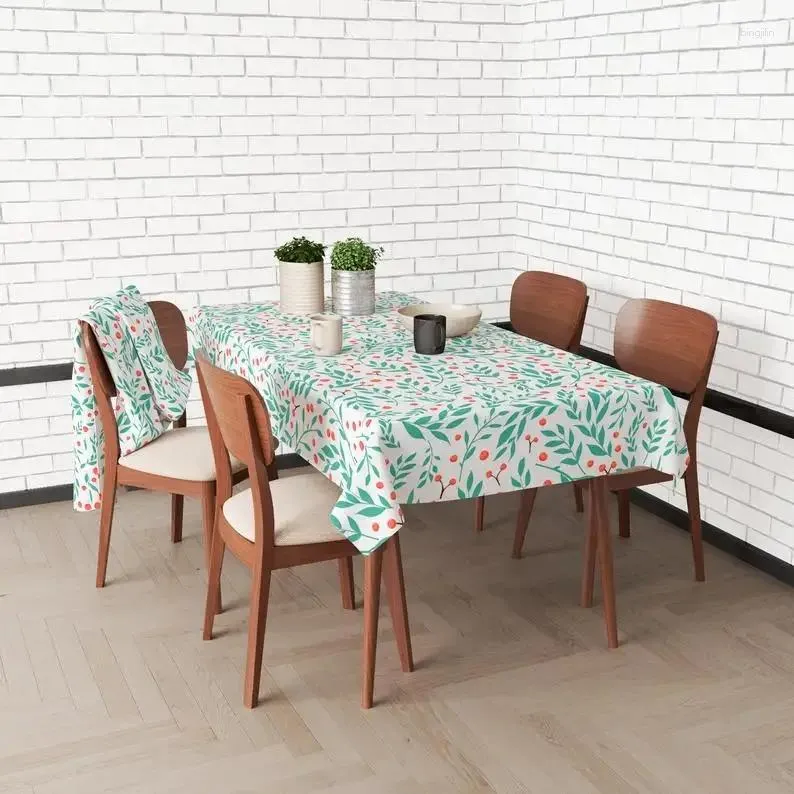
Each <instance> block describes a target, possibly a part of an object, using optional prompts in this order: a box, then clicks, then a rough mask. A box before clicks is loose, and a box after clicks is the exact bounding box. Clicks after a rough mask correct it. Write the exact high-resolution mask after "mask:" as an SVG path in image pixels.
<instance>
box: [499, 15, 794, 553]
mask: <svg viewBox="0 0 794 794" xmlns="http://www.w3.org/2000/svg"><path fill="white" fill-rule="evenodd" d="M792 8H793V7H792V4H791V2H790V0H782V1H781V0H777V1H776V0H766V1H765V2H763V0H733V1H732V2H716V0H715V1H714V2H685V1H683V0H682V1H681V2H679V1H678V0H674V1H673V2H669V1H668V0H664V1H663V0H565V2H541V3H537V4H535V5H534V14H535V18H534V20H533V21H529V22H528V24H527V28H526V36H525V40H526V42H527V44H526V52H525V60H524V62H523V63H522V75H523V77H524V81H523V83H524V91H523V92H522V93H523V96H522V100H521V108H522V118H523V121H524V127H523V129H522V130H521V138H520V149H519V153H518V155H517V156H518V158H519V160H518V162H517V165H518V167H519V176H518V187H517V195H516V198H517V201H518V207H517V219H516V222H515V226H514V231H515V233H516V235H517V246H516V250H517V252H518V255H519V256H521V255H523V262H521V264H520V265H519V267H521V268H526V267H530V268H533V267H534V268H547V269H553V270H556V271H558V272H560V273H565V274H570V275H573V276H576V277H578V278H582V279H583V280H584V281H586V282H587V284H588V285H589V286H590V288H591V302H590V311H589V315H588V325H587V328H586V331H585V336H584V341H585V344H590V345H592V346H594V347H598V348H602V349H606V350H609V349H611V346H612V328H613V325H614V318H615V315H616V313H617V310H618V309H619V308H620V306H621V305H622V303H623V301H624V300H625V299H626V298H627V297H643V296H644V297H649V298H650V297H652V298H661V299H664V300H671V301H674V302H678V303H686V304H689V305H691V306H697V307H700V308H703V309H705V310H706V311H709V312H711V313H712V314H714V315H715V316H716V317H717V318H718V319H719V321H720V343H719V348H718V350H717V355H716V359H715V362H714V368H713V372H712V378H711V385H712V386H713V387H714V388H717V389H719V390H721V391H725V392H728V393H731V394H736V395H738V396H741V397H744V398H745V399H748V400H750V401H752V402H759V403H762V404H764V405H768V406H770V407H772V408H776V409H778V410H783V411H786V412H788V413H794V316H792V309H793V308H794V307H792V291H794V246H792V243H794V233H793V231H792V230H794V220H792V219H794V200H793V199H792V192H794V191H793V190H792V189H793V188H794V124H793V123H792V121H791V119H792V117H794V101H793V100H792V95H791V94H792V88H794V30H793V29H792V23H791V21H790V20H791V12H792ZM699 454H700V461H699V464H700V469H701V476H700V480H701V498H702V502H703V505H704V509H703V515H704V518H705V519H706V520H707V521H709V522H711V523H713V524H715V525H716V526H718V527H720V528H721V529H724V530H726V531H727V532H730V533H732V534H734V535H736V536H738V537H740V538H743V539H746V540H747V541H749V542H750V543H752V544H753V545H756V546H759V547H760V548H762V549H764V550H766V551H768V552H770V553H771V554H774V555H775V556H777V557H780V558H781V559H783V560H786V561H787V562H792V549H794V442H792V440H791V439H787V438H783V437H780V436H777V435H774V434H772V433H767V432H765V431H763V430H760V429H759V428H756V427H753V426H750V425H747V424H744V423H742V422H739V421H735V420H733V419H731V418H729V417H726V416H723V415H721V414H717V413H714V412H712V411H708V410H707V411H704V415H703V418H702V426H701V433H700V448H699ZM650 490H652V492H653V493H655V494H656V495H658V496H661V497H662V498H664V499H667V500H669V501H672V502H673V503H675V504H676V505H677V506H678V507H681V508H683V509H685V508H686V502H685V500H684V496H683V493H684V492H683V487H682V486H679V487H678V488H677V490H676V491H673V490H672V489H670V488H665V487H658V488H653V489H650Z"/></svg>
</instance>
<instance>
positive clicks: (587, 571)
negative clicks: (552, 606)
mask: <svg viewBox="0 0 794 794" xmlns="http://www.w3.org/2000/svg"><path fill="white" fill-rule="evenodd" d="M590 487H591V499H590V500H588V502H587V528H586V530H585V540H584V555H583V559H582V589H581V594H580V597H579V603H580V604H581V606H583V607H584V608H585V609H589V608H590V607H591V606H593V590H594V588H595V568H596V553H597V551H598V530H597V526H596V524H597V521H598V512H597V510H596V505H595V503H594V501H593V499H592V481H591V484H590Z"/></svg>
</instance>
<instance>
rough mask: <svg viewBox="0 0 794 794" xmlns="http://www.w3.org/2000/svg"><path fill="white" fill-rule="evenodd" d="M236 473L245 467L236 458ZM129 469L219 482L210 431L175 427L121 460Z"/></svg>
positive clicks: (165, 475)
mask: <svg viewBox="0 0 794 794" xmlns="http://www.w3.org/2000/svg"><path fill="white" fill-rule="evenodd" d="M231 463H232V471H235V472H237V471H240V469H242V468H243V464H242V463H241V462H240V461H239V460H237V459H236V458H233V459H232V461H231ZM119 464H120V465H122V466H126V467H127V468H128V469H135V470H136V471H143V472H146V473H147V474H157V475H159V476H160V477H172V478H173V479H175V480H199V481H205V482H209V481H210V480H214V479H215V459H214V458H213V457H212V444H211V443H210V434H209V431H208V430H207V428H206V427H201V426H197V427H175V428H173V429H171V430H168V431H166V432H165V433H163V435H161V436H160V437H159V438H156V439H155V440H154V441H152V442H150V443H149V444H147V445H146V446H145V447H141V448H140V449H136V450H135V452H130V453H129V454H128V455H124V456H123V457H121V458H119Z"/></svg>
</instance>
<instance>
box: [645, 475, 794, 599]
mask: <svg viewBox="0 0 794 794" xmlns="http://www.w3.org/2000/svg"><path fill="white" fill-rule="evenodd" d="M631 501H632V502H634V504H636V505H637V506H638V507H641V508H642V509H643V510H647V511H648V512H649V513H652V514H653V515H655V516H658V517H659V518H662V519H664V520H665V521H667V522H668V523H669V524H672V525H673V526H675V527H678V528H679V529H682V530H684V532H686V533H687V534H688V533H689V516H688V515H687V513H686V511H685V510H681V509H680V508H678V507H675V505H671V504H670V503H669V502H665V501H664V499H659V498H658V497H656V496H652V495H651V494H649V493H646V492H645V491H640V490H639V489H637V488H634V489H633V490H632V491H631ZM702 527H703V540H704V541H705V542H706V543H708V544H709V545H710V546H714V547H715V548H717V549H720V550H721V551H724V552H726V553H727V554H730V555H731V556H732V557H736V558H737V559H740V560H741V561H742V562H746V563H747V564H748V565H752V566H753V568H758V570H759V571H763V572H764V573H766V574H769V576H772V577H773V578H775V579H777V580H778V581H779V582H783V583H784V584H787V585H789V586H791V587H794V565H789V564H788V563H787V562H783V560H779V559H778V558H777V557H773V556H772V555H771V554H768V553H767V552H765V551H763V550H762V549H759V548H757V547H756V546H751V545H750V544H749V543H748V542H747V541H746V540H741V539H740V538H737V537H735V536H734V535H730V534H729V533H727V532H725V531H724V530H722V529H720V528H719V527H716V526H714V524H709V523H708V522H707V521H703V522H702ZM706 577H707V578H708V571H706Z"/></svg>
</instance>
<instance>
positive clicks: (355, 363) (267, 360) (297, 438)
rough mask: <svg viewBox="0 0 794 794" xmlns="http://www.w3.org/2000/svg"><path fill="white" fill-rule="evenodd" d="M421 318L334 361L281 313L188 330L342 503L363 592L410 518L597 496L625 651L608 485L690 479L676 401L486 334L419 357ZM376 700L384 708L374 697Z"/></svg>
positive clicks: (606, 578)
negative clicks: (552, 490) (646, 471)
mask: <svg viewBox="0 0 794 794" xmlns="http://www.w3.org/2000/svg"><path fill="white" fill-rule="evenodd" d="M417 302H419V301H418V299H417V298H416V297H414V296H411V295H406V294H403V293H399V292H382V293H379V294H378V295H377V300H376V308H375V312H374V313H373V314H371V315H366V316H357V317H345V318H344V321H343V323H344V326H343V334H344V341H343V347H342V351H341V352H340V353H339V354H337V355H333V356H322V355H318V354H317V353H315V352H314V351H313V349H312V346H311V339H310V323H309V320H308V318H307V317H303V316H298V315H291V314H285V313H282V312H281V311H280V310H279V307H278V304H277V303H275V302H268V303H251V304H235V305H207V306H199V307H196V308H195V309H194V310H193V311H192V312H190V314H189V318H188V325H189V329H190V333H191V336H192V344H193V347H194V349H203V351H204V353H205V355H207V356H208V358H209V359H210V361H211V362H212V363H213V364H215V365H216V366H218V367H222V368H224V369H226V370H229V371H231V372H234V373H236V374H239V375H241V376H243V377H244V378H246V379H247V380H249V381H250V382H251V383H252V384H254V386H255V387H256V388H257V389H258V391H259V392H260V393H261V395H262V397H263V399H264V402H265V405H266V406H267V409H268V412H269V414H270V419H271V424H272V429H273V433H274V435H275V436H276V437H277V438H278V440H279V442H280V443H281V444H282V445H284V446H285V447H287V448H289V449H291V450H293V451H294V452H295V453H297V454H298V455H300V456H301V457H302V458H304V459H305V461H306V462H308V463H309V465H311V466H313V467H314V468H315V469H317V470H318V471H320V472H321V473H322V474H324V475H325V476H326V477H328V478H329V479H330V480H332V481H333V482H334V483H335V484H336V485H337V486H338V487H339V498H338V500H337V502H336V504H335V506H334V507H333V509H332V511H331V515H330V520H331V523H332V524H333V526H334V527H336V529H337V530H338V531H339V533H340V534H341V535H343V536H344V537H346V538H347V539H348V540H349V541H350V542H351V543H353V544H354V545H355V546H356V547H357V549H358V550H359V551H360V552H361V554H362V555H364V557H365V587H366V586H367V585H372V583H373V582H374V579H375V578H376V577H375V572H379V571H380V564H379V563H380V557H381V554H382V550H383V546H384V544H386V543H388V542H397V536H398V533H399V532H400V531H401V530H402V529H403V527H404V525H405V515H404V513H403V509H402V508H403V506H404V505H409V504H421V503H427V502H439V501H450V500H456V499H472V498H475V497H478V496H488V495H492V494H498V493H506V492H509V491H521V490H524V489H528V488H538V487H544V486H554V485H559V484H561V483H572V482H577V481H587V485H588V487H589V491H590V497H591V506H590V515H591V520H592V521H594V522H595V526H596V528H597V532H596V533H595V535H596V537H597V541H596V543H597V547H598V548H597V551H598V560H599V565H600V573H601V586H602V593H603V594H604V612H605V622H606V624H607V640H608V644H609V646H610V647H616V646H617V644H618V643H617V627H616V626H617V624H616V618H615V612H616V610H615V599H614V588H613V586H612V553H611V547H610V545H609V544H610V539H609V528H608V526H607V523H608V521H607V511H606V492H607V485H606V482H607V480H608V477H609V475H611V474H615V473H618V472H622V471H626V470H629V469H634V468H637V467H652V468H654V469H657V470H659V471H661V472H664V473H666V474H669V475H672V476H673V477H680V476H681V475H682V474H683V472H684V470H685V468H686V465H687V463H688V452H687V445H686V440H685V437H684V431H683V424H682V420H681V416H680V413H679V410H678V406H677V404H676V401H675V398H674V397H673V395H672V394H671V392H670V391H669V390H668V389H667V388H665V387H664V386H661V385H659V384H657V383H654V382H651V381H647V380H643V379H642V378H638V377H635V376H633V375H630V374H628V373H626V372H623V371H621V370H618V369H615V368H612V367H609V366H606V365H604V364H602V363H598V362H596V361H593V360H591V359H588V358H584V357H582V356H579V355H576V354H574V353H569V352H566V351H563V350H559V349H557V348H554V347H551V346H549V345H547V344H544V343H541V342H538V341H535V340H533V339H529V338H526V337H524V336H521V335H519V334H516V333H513V332H511V331H509V330H506V329H502V328H499V327H497V326H496V325H493V324H490V323H487V322H480V323H479V324H478V325H476V327H475V328H474V329H473V330H472V331H471V332H470V333H468V334H466V335H464V336H459V337H455V338H451V339H447V342H446V347H445V350H444V352H443V353H441V354H439V355H422V354H419V353H417V352H416V351H415V349H414V341H413V336H412V334H411V332H410V331H409V330H408V329H407V328H406V327H405V326H404V325H403V323H402V320H401V318H400V316H399V314H398V311H397V310H398V309H399V308H400V307H403V306H407V305H409V304H413V303H417ZM329 309H330V306H329ZM588 537H589V536H588ZM463 542H465V540H464V539H463V538H461V543H463ZM378 581H379V577H378ZM378 586H379V584H378ZM370 618H372V616H370ZM374 620H375V621H376V623H375V626H376V627H377V615H375V616H374ZM366 625H367V616H366V615H365V626H366ZM372 652H373V653H374V649H373V650H372ZM411 666H412V660H411ZM364 687H365V689H366V688H367V687H368V689H369V693H368V698H367V693H366V692H365V693H364V697H363V700H364V701H367V700H369V702H370V703H371V699H372V682H371V681H370V682H365V683H364Z"/></svg>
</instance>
